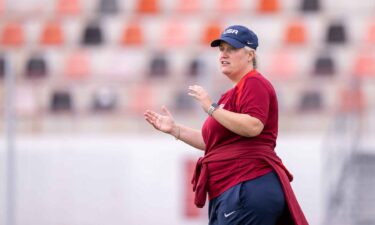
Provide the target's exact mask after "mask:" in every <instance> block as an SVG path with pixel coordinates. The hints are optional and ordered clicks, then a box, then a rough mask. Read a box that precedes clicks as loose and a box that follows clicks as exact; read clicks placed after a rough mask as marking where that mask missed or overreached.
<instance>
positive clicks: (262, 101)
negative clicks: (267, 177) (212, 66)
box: [202, 70, 278, 199]
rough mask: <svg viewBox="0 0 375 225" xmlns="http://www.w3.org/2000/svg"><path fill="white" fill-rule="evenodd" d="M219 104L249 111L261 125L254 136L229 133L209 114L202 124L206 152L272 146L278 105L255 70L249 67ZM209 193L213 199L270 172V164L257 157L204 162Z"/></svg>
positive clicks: (267, 85)
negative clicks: (241, 183)
mask: <svg viewBox="0 0 375 225" xmlns="http://www.w3.org/2000/svg"><path fill="white" fill-rule="evenodd" d="M218 104H219V105H224V106H223V108H224V109H226V110H229V111H232V112H237V113H244V114H248V115H250V116H252V117H255V118H258V119H259V120H260V121H261V122H262V123H263V125H264V129H263V131H262V132H261V133H260V134H259V135H258V136H256V137H244V136H241V135H238V134H235V133H233V132H231V131H230V130H228V129H226V128H225V127H223V126H222V125H221V124H219V123H218V122H217V121H216V120H215V119H214V118H213V117H208V118H207V120H206V121H205V123H204V125H203V127H202V135H203V139H204V141H205V144H206V151H205V154H208V153H210V152H212V151H227V153H228V154H230V152H231V151H234V150H235V149H243V148H248V149H249V151H251V149H254V148H257V149H264V148H267V149H274V148H275V146H276V138H277V132H278V104H277V98H276V93H275V90H274V88H273V87H272V85H271V83H270V82H269V81H268V80H267V79H265V78H264V77H263V76H262V75H261V74H260V73H259V72H258V71H256V70H252V71H250V72H249V73H248V74H247V75H245V76H244V77H243V78H242V79H241V80H240V82H239V83H238V84H237V85H236V86H235V87H234V88H232V89H230V90H228V91H227V92H226V93H225V94H223V95H222V96H221V98H220V100H219V101H218ZM207 170H208V184H207V185H208V186H207V190H208V194H209V199H213V198H215V197H217V196H219V195H220V194H222V193H223V192H224V191H226V190H227V189H229V188H230V187H232V186H234V185H236V184H238V183H240V182H243V181H246V180H250V179H254V178H256V177H259V176H262V175H264V174H266V173H268V172H270V171H272V168H271V166H270V165H269V164H268V163H267V162H265V161H263V160H260V159H241V158H236V159H232V160H223V161H220V160H219V161H215V162H210V163H208V164H207Z"/></svg>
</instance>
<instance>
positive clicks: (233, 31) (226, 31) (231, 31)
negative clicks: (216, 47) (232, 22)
mask: <svg viewBox="0 0 375 225" xmlns="http://www.w3.org/2000/svg"><path fill="white" fill-rule="evenodd" d="M224 34H236V35H237V34H238V30H236V29H227V30H225V31H224Z"/></svg>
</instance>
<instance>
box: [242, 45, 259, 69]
mask: <svg viewBox="0 0 375 225" xmlns="http://www.w3.org/2000/svg"><path fill="white" fill-rule="evenodd" d="M244 49H245V51H246V52H251V51H254V58H253V60H252V61H251V63H252V64H253V68H254V69H256V68H257V67H258V60H257V57H256V54H255V49H253V48H250V47H249V46H245V47H244Z"/></svg>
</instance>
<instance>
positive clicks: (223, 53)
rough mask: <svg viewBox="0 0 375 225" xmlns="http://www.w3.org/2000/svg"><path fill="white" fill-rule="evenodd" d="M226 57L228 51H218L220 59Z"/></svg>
mask: <svg viewBox="0 0 375 225" xmlns="http://www.w3.org/2000/svg"><path fill="white" fill-rule="evenodd" d="M227 57H228V52H227V51H226V50H225V49H224V50H222V51H220V59H221V58H227Z"/></svg>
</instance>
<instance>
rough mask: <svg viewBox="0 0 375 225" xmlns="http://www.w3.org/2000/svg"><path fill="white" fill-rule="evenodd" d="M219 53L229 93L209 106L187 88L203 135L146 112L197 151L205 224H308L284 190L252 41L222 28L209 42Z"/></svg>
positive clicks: (237, 29) (268, 89)
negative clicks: (199, 111) (202, 115)
mask: <svg viewBox="0 0 375 225" xmlns="http://www.w3.org/2000/svg"><path fill="white" fill-rule="evenodd" d="M211 47H218V48H219V50H220V54H219V64H220V68H221V71H222V73H223V74H224V75H226V76H227V77H228V78H229V79H230V80H231V81H232V82H233V83H234V85H235V86H234V87H233V88H232V89H230V90H228V91H227V92H226V93H224V94H223V95H222V96H221V98H220V99H219V101H218V102H217V103H216V102H213V101H212V99H211V98H210V96H209V95H208V93H207V92H206V90H205V89H204V88H203V87H201V86H198V85H194V86H189V92H188V95H190V96H191V97H193V98H194V99H196V100H197V101H198V102H199V104H200V105H201V106H202V108H203V110H204V111H205V112H207V113H208V115H209V116H208V118H207V120H206V121H205V123H204V125H203V127H202V130H196V129H192V128H189V127H187V126H184V125H182V124H177V123H176V122H175V121H174V119H173V116H172V114H171V113H170V112H169V111H168V109H167V108H166V107H165V106H163V107H162V110H163V112H164V114H159V113H156V112H153V111H150V110H147V111H146V112H145V114H144V116H145V119H146V120H147V122H149V123H150V124H151V125H153V126H154V127H155V128H156V129H157V130H160V131H162V132H165V133H168V134H171V135H173V136H174V137H175V138H176V139H179V140H181V141H184V142H185V143H187V144H189V145H191V146H193V147H195V148H198V149H201V150H203V151H204V157H201V158H200V159H199V160H198V162H197V166H196V169H195V173H194V177H193V181H192V183H193V190H194V191H195V204H196V205H197V206H198V207H203V206H204V204H205V201H206V195H207V193H208V197H209V224H211V225H215V224H220V225H222V224H232V225H234V224H238V225H245V224H251V225H254V224H255V225H258V224H259V225H268V224H269V225H271V224H308V223H307V221H306V219H305V217H304V215H303V212H302V210H301V208H300V207H299V205H298V202H297V200H296V198H295V196H294V193H293V191H292V189H291V186H290V183H289V182H290V181H291V180H292V175H291V174H290V173H289V172H288V171H287V169H286V168H285V167H284V165H283V164H282V162H281V160H280V159H279V158H278V157H277V155H276V153H275V152H274V148H275V146H276V138H277V133H278V105H277V97H276V94H275V91H274V88H273V86H272V85H271V83H270V82H269V81H268V80H267V79H266V78H265V77H263V76H262V75H261V74H260V73H259V72H258V71H257V70H256V57H255V50H256V48H257V47H258V37H257V36H256V34H255V33H254V32H252V31H251V30H249V29H248V28H246V27H244V26H239V25H234V26H230V27H228V28H226V29H225V30H224V32H223V33H222V34H221V37H220V38H219V39H217V40H214V41H212V42H211Z"/></svg>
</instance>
